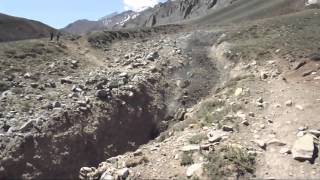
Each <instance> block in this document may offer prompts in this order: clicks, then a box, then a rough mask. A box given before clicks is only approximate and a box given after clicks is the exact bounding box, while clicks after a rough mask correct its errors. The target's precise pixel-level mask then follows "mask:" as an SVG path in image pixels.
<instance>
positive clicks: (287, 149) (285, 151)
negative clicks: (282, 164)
mask: <svg viewBox="0 0 320 180" xmlns="http://www.w3.org/2000/svg"><path fill="white" fill-rule="evenodd" d="M279 153H280V154H291V149H289V148H287V147H283V148H281V149H280V151H279Z"/></svg>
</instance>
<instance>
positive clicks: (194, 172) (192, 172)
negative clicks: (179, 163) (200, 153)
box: [186, 163, 203, 178]
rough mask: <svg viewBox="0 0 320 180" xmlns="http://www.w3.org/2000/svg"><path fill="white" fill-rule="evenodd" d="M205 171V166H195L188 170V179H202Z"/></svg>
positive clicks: (200, 164)
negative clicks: (194, 177) (193, 177)
mask: <svg viewBox="0 0 320 180" xmlns="http://www.w3.org/2000/svg"><path fill="white" fill-rule="evenodd" d="M202 171H203V164H202V163H198V164H193V165H191V166H189V167H188V168H187V172H186V175H187V177H188V178H191V177H192V176H197V177H201V175H202Z"/></svg>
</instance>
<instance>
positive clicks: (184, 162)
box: [180, 152, 194, 166]
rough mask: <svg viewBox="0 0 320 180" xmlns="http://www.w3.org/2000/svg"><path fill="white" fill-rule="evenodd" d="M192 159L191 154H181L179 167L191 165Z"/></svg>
mask: <svg viewBox="0 0 320 180" xmlns="http://www.w3.org/2000/svg"><path fill="white" fill-rule="evenodd" d="M193 163H194V161H193V158H192V153H188V152H183V153H182V156H181V161H180V165H181V166H188V165H191V164H193Z"/></svg>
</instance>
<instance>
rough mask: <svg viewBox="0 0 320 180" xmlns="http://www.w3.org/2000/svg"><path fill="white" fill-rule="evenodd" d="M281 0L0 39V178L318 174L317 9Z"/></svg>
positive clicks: (287, 176) (235, 176)
mask: <svg viewBox="0 0 320 180" xmlns="http://www.w3.org/2000/svg"><path fill="white" fill-rule="evenodd" d="M278 2H279V3H278ZM290 2H292V4H291V3H289V1H285V0H283V1H277V2H276V1H271V0H270V1H268V2H266V1H263V2H262V1H258V0H252V1H250V2H248V3H246V4H244V5H243V7H245V8H244V9H246V10H248V14H250V16H251V15H257V13H258V11H257V10H253V11H251V10H252V9H259V8H258V7H261V9H264V8H267V9H268V7H270V8H271V7H278V6H280V7H283V5H284V4H282V3H288V5H293V6H294V7H295V8H293V10H294V11H290V12H291V13H290V14H285V13H286V12H288V11H287V9H286V8H284V9H283V11H278V10H279V9H282V8H279V9H277V8H276V9H275V11H274V13H275V16H274V17H270V16H267V17H268V18H264V19H255V20H252V19H250V20H249V21H248V20H247V21H242V22H241V23H233V24H225V25H222V24H219V26H215V25H209V26H208V23H205V24H206V25H205V26H203V25H202V24H196V25H197V26H193V25H184V26H181V25H167V26H160V27H153V28H147V29H144V28H143V29H131V30H119V31H102V32H96V33H92V34H89V35H88V36H83V37H70V36H65V37H63V38H62V41H61V42H59V43H57V42H49V41H48V39H35V40H26V41H17V42H10V43H1V44H0V61H1V62H0V70H1V71H0V92H1V96H0V110H1V111H0V137H1V138H0V179H50V178H51V177H59V178H60V179H77V178H80V179H126V178H128V177H129V178H142V179H152V178H155V179H186V178H193V179H199V178H200V179H224V178H226V177H230V178H254V177H256V178H277V179H282V178H316V177H319V174H318V173H319V166H318V162H319V158H318V150H317V148H318V144H317V141H318V137H319V136H320V132H319V130H320V127H318V115H319V113H318V112H319V108H318V107H319V106H318V104H319V103H320V102H319V93H318V92H319V88H320V87H319V79H320V78H319V60H320V55H319V42H320V41H319V40H320V36H318V34H320V32H319V30H320V28H319V26H320V24H319V23H320V21H319V16H320V14H319V10H318V9H305V10H301V11H299V12H295V11H296V10H298V9H300V6H299V8H296V7H297V6H296V5H297V4H296V2H299V1H294V2H293V1H290ZM302 6H303V7H304V5H302ZM239 7H240V9H241V6H239ZM253 7H255V8H253ZM288 7H290V8H291V6H288ZM233 8H235V7H233ZM240 9H237V8H235V9H234V10H230V14H228V13H226V16H225V18H227V19H228V18H231V19H232V14H233V13H235V14H237V12H239V11H240ZM271 9H273V8H271ZM301 9H302V8H301ZM241 12H243V11H242V10H241ZM259 12H260V11H259ZM278 12H279V13H278ZM292 12H295V13H292ZM239 13H240V12H239ZM246 13H247V12H244V13H243V14H241V13H240V14H239V17H247V15H248V14H246ZM262 14H263V16H261V17H265V16H264V15H265V14H264V12H262ZM279 14H284V15H281V16H280V15H279ZM223 16H224V15H223V13H222V14H221V17H220V20H221V21H220V20H217V21H219V22H221V23H226V22H228V20H227V19H226V20H225V21H223V20H222V19H224V18H222V17H223ZM252 17H253V16H252ZM213 18H214V17H212V18H207V19H204V20H203V22H209V21H208V20H210V19H211V20H214V19H213ZM217 18H218V17H217ZM218 19H219V18H218ZM234 20H235V19H234ZM232 21H233V20H232ZM212 22H215V21H212ZM230 22H231V20H230ZM197 23H199V21H198V22H197ZM311 135H312V136H311ZM295 159H298V160H299V161H297V160H295ZM310 172H311V173H310Z"/></svg>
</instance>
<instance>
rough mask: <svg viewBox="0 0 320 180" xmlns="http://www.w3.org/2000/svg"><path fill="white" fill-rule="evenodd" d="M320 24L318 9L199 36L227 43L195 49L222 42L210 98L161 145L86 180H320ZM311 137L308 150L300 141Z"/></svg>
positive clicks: (213, 53) (113, 161)
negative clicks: (95, 179) (116, 179)
mask: <svg viewBox="0 0 320 180" xmlns="http://www.w3.org/2000/svg"><path fill="white" fill-rule="evenodd" d="M318 19H319V11H318V10H305V11H301V12H298V13H293V14H289V15H284V16H278V17H276V18H275V17H273V18H270V19H263V20H256V21H251V22H248V21H244V22H243V23H242V24H234V25H229V26H226V27H221V26H220V27H219V28H217V27H208V28H206V30H201V31H200V30H198V33H199V34H210V33H212V34H218V36H219V37H220V38H218V39H210V38H209V37H206V40H204V39H203V38H200V37H201V36H195V37H199V39H197V41H198V43H195V44H193V46H192V48H191V49H190V51H193V50H194V51H196V50H197V48H196V46H195V45H196V44H201V43H200V42H202V44H205V43H204V41H209V42H210V41H214V42H215V43H214V44H213V45H212V46H202V48H204V49H206V50H205V51H206V53H207V56H208V57H211V58H212V60H213V61H214V62H216V63H217V64H219V66H218V67H219V68H221V69H220V72H222V74H223V75H221V76H220V78H219V83H218V84H216V85H215V87H214V89H213V90H212V91H211V93H210V95H208V96H206V97H204V98H202V99H198V101H199V103H198V104H197V105H195V106H193V107H191V108H189V109H187V112H186V114H185V115H184V118H183V119H184V120H183V121H181V122H178V123H177V124H175V125H173V126H172V127H170V128H169V130H167V131H166V132H164V133H162V134H161V135H160V136H159V137H158V138H157V139H156V140H155V141H152V142H150V143H148V144H147V145H144V146H141V147H140V148H139V149H138V150H137V151H135V152H130V153H126V154H124V155H120V156H117V157H114V158H110V159H108V160H107V161H105V162H103V163H101V164H100V165H99V167H98V168H97V169H95V168H89V167H84V168H82V169H81V170H80V177H83V178H84V177H95V176H101V174H102V176H101V177H102V178H107V177H110V176H114V177H127V176H129V177H135V178H142V179H144V178H155V179H177V178H178V179H182V178H196V179H197V178H200V179H207V178H208V179H221V178H225V177H231V178H237V177H245V178H249V177H251V178H253V177H254V178H258V179H260V178H263V179H268V178H271V179H291V178H293V179H299V178H300V179H301V178H302V179H304V178H310V179H312V178H317V177H319V174H318V172H319V166H318V163H319V158H318V150H317V149H318V144H317V141H318V140H317V138H318V137H319V135H320V134H319V127H318V115H319V113H318V112H319V103H320V102H319V97H320V96H319V95H320V94H319V93H318V92H319V88H320V85H319V75H318V73H319V66H320V64H319V55H318V54H317V53H318V51H319V44H318V40H319V37H318V36H317V35H315V34H318V33H319V32H318V30H319V25H320V24H319V22H318ZM193 33H194V34H196V32H193ZM186 36H187V37H188V35H186ZM309 135H312V137H313V138H312V139H313V140H311V141H310V142H308V141H307V140H306V141H304V140H302V142H303V143H302V144H304V143H305V144H308V143H311V145H310V146H308V145H307V146H306V147H304V145H305V144H304V145H302V144H301V141H299V139H304V138H306V137H309ZM299 148H305V150H304V151H302V150H301V149H299ZM297 152H298V153H297ZM299 153H301V154H299ZM301 156H302V157H301ZM297 159H298V160H297ZM103 172H104V173H103ZM124 172H126V173H124Z"/></svg>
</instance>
